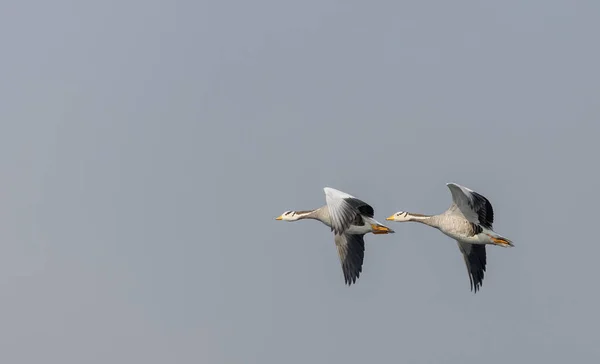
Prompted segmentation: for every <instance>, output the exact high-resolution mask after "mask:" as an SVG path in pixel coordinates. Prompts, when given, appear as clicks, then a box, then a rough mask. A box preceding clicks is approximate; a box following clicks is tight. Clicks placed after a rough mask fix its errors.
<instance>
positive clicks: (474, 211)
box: [447, 183, 494, 230]
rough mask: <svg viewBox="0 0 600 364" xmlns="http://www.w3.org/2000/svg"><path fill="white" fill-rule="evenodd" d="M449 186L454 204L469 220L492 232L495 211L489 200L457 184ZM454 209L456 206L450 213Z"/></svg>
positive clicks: (452, 207) (451, 208) (449, 184)
mask: <svg viewBox="0 0 600 364" xmlns="http://www.w3.org/2000/svg"><path fill="white" fill-rule="evenodd" d="M447 186H448V188H449V189H450V193H452V200H453V201H454V204H455V205H456V207H457V208H458V210H459V211H460V212H461V213H462V214H463V215H464V216H465V218H466V219H467V220H469V221H470V222H472V223H474V224H479V225H481V226H483V227H484V228H487V229H490V230H492V225H493V223H494V209H493V208H492V204H491V203H490V201H488V199H487V198H485V197H484V196H482V195H480V194H479V193H477V192H475V191H473V190H470V189H468V188H466V187H463V186H460V185H457V184H456V183H448V184H447ZM453 209H454V206H451V207H450V209H449V211H452V210H453ZM454 210H455V209H454Z"/></svg>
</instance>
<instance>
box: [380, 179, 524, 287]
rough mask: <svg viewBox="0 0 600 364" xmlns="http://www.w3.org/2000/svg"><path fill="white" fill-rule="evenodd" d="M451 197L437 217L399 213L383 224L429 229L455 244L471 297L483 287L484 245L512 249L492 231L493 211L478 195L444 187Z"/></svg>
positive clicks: (466, 190) (464, 190)
mask: <svg viewBox="0 0 600 364" xmlns="http://www.w3.org/2000/svg"><path fill="white" fill-rule="evenodd" d="M446 186H448V188H449V189H450V193H452V200H453V203H452V205H451V206H450V207H449V208H448V210H446V211H445V212H444V213H442V214H439V215H433V216H431V215H421V214H413V213H410V212H405V211H400V212H397V213H395V214H393V215H392V216H390V217H388V218H387V219H386V220H391V221H398V222H404V221H414V222H420V223H422V224H425V225H429V226H432V227H434V228H436V229H438V230H440V231H441V232H442V233H444V234H446V235H448V236H449V237H451V238H453V239H455V240H456V241H457V242H458V247H459V248H460V251H461V252H462V254H463V257H464V259H465V264H466V265H467V270H468V273H469V280H470V281H471V291H473V290H475V293H477V291H478V290H479V289H480V288H481V285H482V284H483V276H484V273H485V267H486V253H485V245H486V244H493V245H498V246H502V247H506V248H507V247H512V246H514V245H513V243H512V241H510V240H508V239H507V238H505V237H503V236H501V235H499V234H497V233H495V232H494V231H493V230H492V224H493V223H494V210H493V209H492V204H491V203H490V202H489V201H488V200H487V199H486V198H485V197H483V196H482V195H480V194H478V193H477V192H475V191H472V190H470V189H468V188H466V187H463V186H460V185H457V184H456V183H447V184H446Z"/></svg>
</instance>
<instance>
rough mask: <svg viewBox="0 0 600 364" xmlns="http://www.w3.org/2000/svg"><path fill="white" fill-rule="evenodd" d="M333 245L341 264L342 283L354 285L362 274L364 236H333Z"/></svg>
mask: <svg viewBox="0 0 600 364" xmlns="http://www.w3.org/2000/svg"><path fill="white" fill-rule="evenodd" d="M335 245H336V247H337V251H338V255H339V256H340V263H342V271H343V272H344V281H345V282H346V284H348V285H351V284H352V283H356V280H357V279H358V277H359V276H360V273H361V272H362V265H363V260H364V258H365V241H364V234H362V235H354V234H341V235H335Z"/></svg>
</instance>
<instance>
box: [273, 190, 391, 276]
mask: <svg viewBox="0 0 600 364" xmlns="http://www.w3.org/2000/svg"><path fill="white" fill-rule="evenodd" d="M323 191H324V192H325V202H326V205H325V206H322V207H320V208H318V209H315V210H307V211H285V212H284V213H283V214H281V215H280V216H279V217H277V218H276V220H283V221H298V220H303V219H313V220H318V221H321V222H322V223H323V224H325V225H327V226H328V227H330V228H331V231H332V232H333V234H334V241H335V245H336V247H337V251H338V255H339V258H340V263H341V265H342V272H343V274H344V281H345V283H346V284H348V285H351V284H352V283H356V280H357V279H358V278H359V276H360V273H361V272H362V265H363V261H364V252H365V242H364V235H365V234H367V233H373V234H390V233H393V232H394V231H393V230H392V229H390V228H388V227H387V226H384V225H383V224H381V223H380V222H378V221H377V220H375V219H374V213H375V211H374V210H373V207H371V206H370V205H369V204H367V203H366V202H364V201H361V200H359V199H357V198H356V197H354V196H352V195H349V194H347V193H345V192H342V191H339V190H336V189H334V188H330V187H325V188H324V189H323Z"/></svg>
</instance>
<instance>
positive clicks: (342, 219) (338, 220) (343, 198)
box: [323, 187, 375, 235]
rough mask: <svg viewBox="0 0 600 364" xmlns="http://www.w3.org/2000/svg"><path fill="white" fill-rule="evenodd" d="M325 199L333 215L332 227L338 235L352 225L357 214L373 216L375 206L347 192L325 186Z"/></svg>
mask: <svg viewBox="0 0 600 364" xmlns="http://www.w3.org/2000/svg"><path fill="white" fill-rule="evenodd" d="M323 190H324V191H325V201H326V202H327V208H328V209H329V216H330V217H331V229H332V230H333V231H334V232H335V233H336V234H338V235H340V234H343V233H344V231H346V229H348V228H349V227H350V225H351V224H352V222H353V221H354V220H355V218H356V216H357V215H359V214H360V215H365V216H367V217H371V218H372V217H373V216H374V214H375V211H374V210H373V207H371V206H370V205H369V204H367V203H366V202H364V201H361V200H359V199H357V198H356V197H354V196H351V195H349V194H347V193H345V192H342V191H338V190H336V189H334V188H330V187H325V188H324V189H323Z"/></svg>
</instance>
